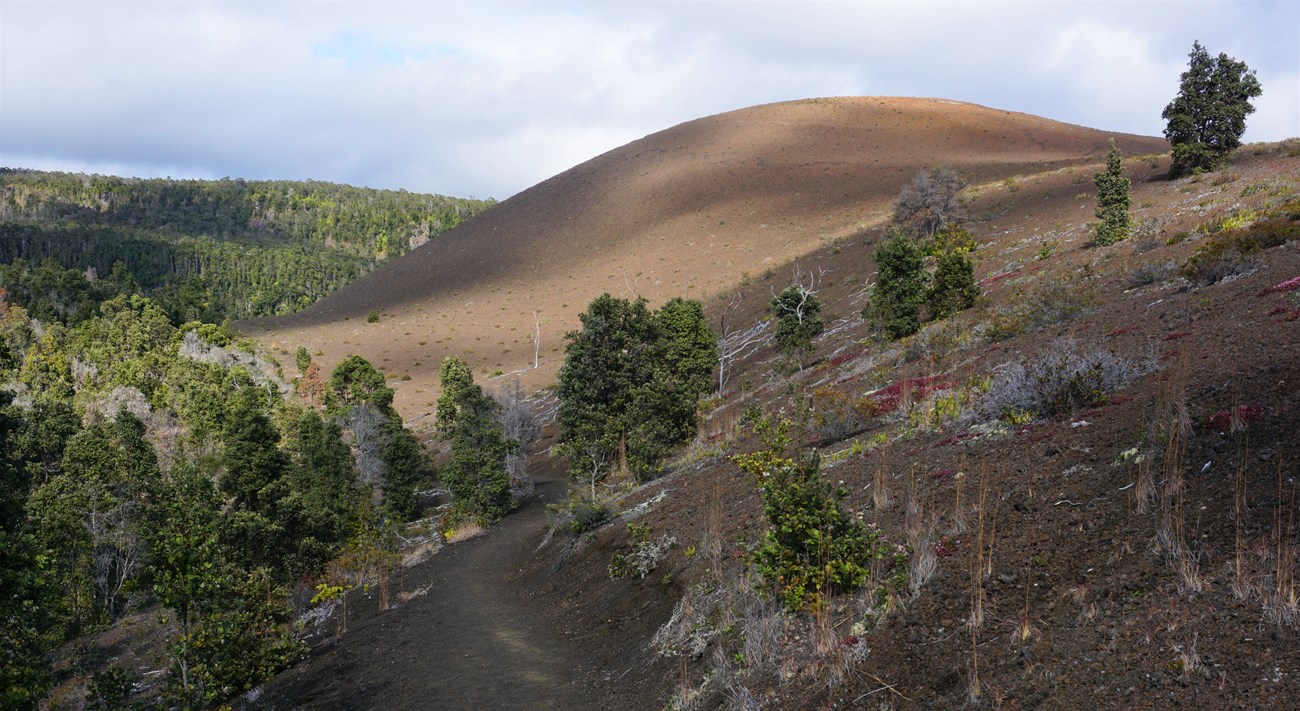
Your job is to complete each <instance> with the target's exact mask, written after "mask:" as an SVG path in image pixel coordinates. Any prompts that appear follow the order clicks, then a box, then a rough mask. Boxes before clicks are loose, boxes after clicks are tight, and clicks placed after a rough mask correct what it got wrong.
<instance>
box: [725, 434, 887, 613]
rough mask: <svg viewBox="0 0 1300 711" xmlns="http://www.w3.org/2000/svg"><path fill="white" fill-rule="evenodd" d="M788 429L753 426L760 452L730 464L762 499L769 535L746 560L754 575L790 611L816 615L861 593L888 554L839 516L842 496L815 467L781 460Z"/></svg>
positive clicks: (853, 520) (855, 522)
mask: <svg viewBox="0 0 1300 711" xmlns="http://www.w3.org/2000/svg"><path fill="white" fill-rule="evenodd" d="M790 424H791V423H790V421H789V420H786V419H783V420H781V421H780V422H779V423H777V424H773V423H772V421H771V420H770V419H765V420H764V421H763V422H760V423H759V424H758V425H757V426H756V427H755V431H756V432H758V434H759V435H760V437H761V438H762V439H763V441H764V443H765V444H766V445H767V447H766V449H764V450H761V451H759V452H755V453H754V454H746V455H739V456H736V457H734V458H733V460H734V461H735V462H736V465H737V466H739V467H740V469H741V471H744V472H745V473H746V474H749V475H750V477H751V478H752V479H753V481H754V484H755V485H756V486H757V487H758V489H759V493H760V495H761V496H762V499H763V514H764V516H765V517H766V518H767V522H768V530H767V532H766V533H765V534H764V535H763V539H762V540H761V541H760V542H759V544H758V547H757V549H756V550H755V551H754V553H753V558H752V560H753V564H754V570H756V571H757V572H758V574H759V575H761V576H762V577H763V579H764V580H766V581H767V583H768V584H769V585H771V586H772V587H773V588H774V589H775V590H776V593H777V594H778V595H779V596H780V598H781V600H782V602H784V603H785V606H786V607H787V608H788V609H789V610H791V611H798V610H808V609H812V610H815V609H819V608H821V606H822V605H823V604H824V603H825V601H826V599H827V598H829V597H830V596H831V595H833V594H834V592H835V591H837V590H838V591H845V590H853V589H859V588H862V587H863V586H865V585H866V583H867V580H868V578H869V576H870V568H871V565H872V562H873V561H879V560H883V559H885V558H886V557H887V556H888V555H889V554H890V552H891V551H890V549H889V546H887V545H886V544H885V543H884V541H883V540H882V539H881V537H880V533H879V532H877V531H874V530H869V529H868V528H867V527H866V526H865V525H863V523H862V521H861V520H860V518H857V517H854V516H852V515H851V514H850V513H849V512H847V511H845V510H844V507H843V501H844V498H845V497H846V496H847V495H848V492H847V491H845V490H844V489H843V488H842V487H836V486H832V485H831V483H830V482H828V481H826V479H824V478H823V477H822V476H821V459H820V458H819V457H818V456H817V455H816V454H815V453H810V455H809V456H807V457H805V458H804V459H803V460H802V461H801V462H796V461H794V460H793V459H789V458H787V457H786V456H785V455H784V452H785V450H786V448H787V447H788V446H789V444H790V441H791V440H790V437H789V434H788V433H789V428H790Z"/></svg>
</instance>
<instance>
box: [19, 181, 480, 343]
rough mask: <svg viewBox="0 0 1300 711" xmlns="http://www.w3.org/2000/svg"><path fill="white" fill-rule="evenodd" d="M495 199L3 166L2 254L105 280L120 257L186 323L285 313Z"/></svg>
mask: <svg viewBox="0 0 1300 711" xmlns="http://www.w3.org/2000/svg"><path fill="white" fill-rule="evenodd" d="M493 204H495V203H494V201H492V200H473V199H462V198H452V197H444V196H441V195H419V194H414V193H408V192H405V191H391V190H374V189H369V188H356V187H351V186H347V185H336V184H333V183H324V182H319V181H301V182H297V181H245V180H231V179H222V180H171V179H147V180H146V179H136V178H118V177H111V176H101V175H81V174H72V173H51V172H39V171H30V170H16V169H9V168H3V169H0V262H2V263H6V264H11V263H13V262H14V261H15V260H18V259H22V260H25V262H26V263H28V264H32V265H40V264H41V263H42V262H44V261H45V260H53V262H54V263H56V264H58V265H59V266H62V267H64V268H71V269H77V270H84V271H85V273H86V274H87V275H88V276H89V277H90V279H91V280H92V281H93V280H95V279H97V278H98V277H101V276H105V275H108V274H110V273H112V272H113V268H114V266H115V265H116V264H118V263H121V265H122V266H123V267H124V268H125V271H126V272H127V273H129V274H130V275H131V277H132V279H133V280H134V283H135V286H136V288H137V289H139V290H140V291H141V292H142V293H145V294H148V295H150V296H153V297H155V298H156V299H157V300H158V301H159V303H160V304H161V305H162V306H163V307H164V308H165V309H166V310H167V311H168V313H169V314H171V315H172V316H173V318H174V321H175V322H177V323H180V322H183V321H185V320H189V319H204V320H208V321H220V320H223V319H235V318H248V317H254V316H266V315H275V314H285V313H291V312H293V311H296V310H298V309H301V308H303V307H304V306H306V305H308V304H310V303H312V302H313V301H315V300H317V299H319V298H321V297H322V296H324V295H325V294H328V293H329V292H330V291H333V290H334V289H337V288H338V287H340V286H342V285H343V284H346V283H348V282H350V281H353V280H354V279H356V278H358V277H360V276H361V275H363V274H365V273H366V272H368V271H370V270H371V269H373V268H374V267H375V266H376V265H377V264H378V263H380V262H382V261H384V260H387V259H392V258H394V257H398V256H400V255H402V254H405V253H406V252H408V251H410V250H411V249H414V248H416V247H418V246H420V245H422V244H424V243H425V242H427V241H428V240H430V239H432V238H435V237H436V236H437V235H439V234H442V233H443V232H446V231H447V230H450V229H452V228H453V227H455V226H456V225H458V224H459V223H460V222H462V221H463V220H465V219H468V218H469V217H471V216H473V215H475V214H477V213H479V212H481V211H482V210H485V209H487V208H488V207H491V206H492V205H493ZM0 286H4V287H5V288H8V289H9V290H10V292H11V293H13V294H14V295H15V298H16V297H17V296H18V292H19V291H20V289H19V288H18V287H17V285H15V284H14V283H13V282H9V281H6V282H5V283H3V284H0ZM20 303H21V302H20Z"/></svg>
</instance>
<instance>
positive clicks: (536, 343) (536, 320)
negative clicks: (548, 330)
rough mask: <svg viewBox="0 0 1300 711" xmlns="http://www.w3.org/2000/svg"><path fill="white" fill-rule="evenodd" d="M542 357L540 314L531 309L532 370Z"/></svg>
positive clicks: (535, 368)
mask: <svg viewBox="0 0 1300 711" xmlns="http://www.w3.org/2000/svg"><path fill="white" fill-rule="evenodd" d="M541 357H542V314H541V313H540V312H538V311H537V310H536V309H534V310H533V370H537V367H538V364H539V363H540V362H541Z"/></svg>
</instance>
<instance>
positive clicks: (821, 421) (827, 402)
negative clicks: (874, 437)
mask: <svg viewBox="0 0 1300 711" xmlns="http://www.w3.org/2000/svg"><path fill="white" fill-rule="evenodd" d="M811 404H812V410H813V417H812V421H813V429H814V431H815V432H817V434H818V435H820V436H821V438H822V441H823V442H827V443H829V442H839V441H840V440H842V439H844V438H846V437H848V436H849V435H852V434H854V433H855V432H859V431H861V430H862V428H864V427H866V426H867V421H868V420H870V419H871V418H872V417H875V416H876V403H875V401H874V400H872V399H870V398H854V397H852V396H850V395H848V394H847V393H845V392H843V391H840V390H836V389H835V388H833V387H830V386H823V387H820V388H817V389H816V390H814V391H813V394H812V403H811Z"/></svg>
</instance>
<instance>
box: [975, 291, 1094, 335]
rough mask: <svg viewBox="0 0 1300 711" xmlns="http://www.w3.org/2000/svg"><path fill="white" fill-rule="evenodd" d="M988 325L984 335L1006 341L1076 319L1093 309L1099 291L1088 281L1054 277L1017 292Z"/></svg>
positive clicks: (985, 326) (1000, 308) (998, 310)
mask: <svg viewBox="0 0 1300 711" xmlns="http://www.w3.org/2000/svg"><path fill="white" fill-rule="evenodd" d="M1010 301H1011V303H1010V304H1009V305H1006V306H1002V307H999V308H998V309H997V311H996V312H994V315H993V318H992V319H990V320H989V322H988V323H987V324H985V325H984V329H983V333H984V337H985V338H987V339H988V340H990V341H995V342H996V341H1004V340H1006V339H1008V338H1012V337H1015V336H1018V335H1021V334H1023V333H1028V332H1030V331H1036V330H1038V329H1040V328H1046V327H1047V326H1053V325H1056V324H1058V323H1064V322H1066V321H1071V320H1074V319H1075V318H1078V317H1079V316H1081V315H1083V314H1084V313H1086V312H1087V311H1089V310H1090V309H1092V308H1093V307H1094V306H1095V305H1096V303H1097V294H1096V293H1095V290H1094V289H1093V288H1092V285H1091V284H1090V283H1087V282H1070V281H1060V280H1051V281H1047V282H1042V283H1039V284H1037V285H1035V286H1033V287H1032V288H1030V289H1027V290H1024V291H1021V292H1020V293H1018V294H1016V295H1015V296H1014V297H1013V298H1012V299H1011V300H1010Z"/></svg>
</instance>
